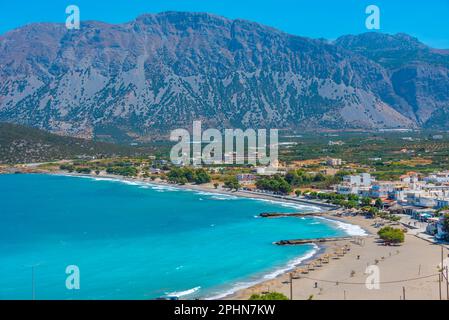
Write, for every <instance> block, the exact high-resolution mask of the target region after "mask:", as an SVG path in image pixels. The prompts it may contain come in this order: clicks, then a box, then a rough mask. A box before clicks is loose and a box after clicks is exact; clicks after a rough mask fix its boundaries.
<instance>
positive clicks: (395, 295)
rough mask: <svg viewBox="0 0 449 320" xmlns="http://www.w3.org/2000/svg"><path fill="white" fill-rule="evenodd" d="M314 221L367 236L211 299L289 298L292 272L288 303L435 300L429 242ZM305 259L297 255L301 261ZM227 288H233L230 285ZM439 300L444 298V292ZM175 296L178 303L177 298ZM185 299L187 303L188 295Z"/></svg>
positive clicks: (369, 224)
mask: <svg viewBox="0 0 449 320" xmlns="http://www.w3.org/2000/svg"><path fill="white" fill-rule="evenodd" d="M34 173H41V174H54V175H64V176H78V177H87V178H94V179H95V178H98V179H102V178H103V179H111V180H119V181H128V182H134V183H135V182H140V183H146V184H150V185H155V186H165V187H171V188H177V189H184V190H190V191H199V192H208V193H215V194H223V195H231V196H238V197H245V198H253V199H261V200H268V201H274V202H278V203H288V204H295V205H298V203H296V202H290V201H288V200H286V199H279V198H275V197H270V195H266V194H260V195H259V194H248V193H244V192H229V191H225V190H217V189H215V188H214V187H213V186H209V187H206V186H191V185H187V186H178V185H173V184H169V183H161V182H159V181H145V180H144V179H135V178H126V177H121V176H114V175H99V176H96V175H92V174H90V175H87V174H85V175H83V174H70V173H67V172H62V171H58V172H44V171H40V172H34ZM299 205H300V204H299ZM309 207H310V206H309ZM335 213H337V211H335ZM317 218H323V219H327V220H332V221H333V222H340V223H344V224H346V225H351V226H358V227H360V228H361V229H363V230H364V231H365V232H366V233H368V235H366V236H364V237H361V239H363V240H361V241H358V240H360V239H356V238H354V240H353V241H349V240H348V241H336V242H332V243H326V244H325V245H322V244H320V245H317V247H318V250H317V251H316V252H314V253H313V255H312V256H311V257H309V258H306V259H304V260H302V261H300V263H299V264H297V265H294V266H292V267H291V268H287V267H289V266H290V263H291V261H289V262H288V263H287V264H286V265H285V268H282V269H283V270H282V272H281V273H280V274H279V275H277V276H275V277H273V278H272V279H264V277H263V276H262V277H261V278H260V279H258V280H257V281H252V282H249V281H248V283H247V284H248V286H246V283H245V285H244V287H238V286H236V287H234V288H231V289H229V290H228V291H225V292H224V294H223V295H220V296H219V295H216V298H217V299H220V300H247V299H248V298H249V297H250V296H251V295H252V294H260V293H263V292H273V291H276V292H281V293H283V294H285V295H286V296H287V297H289V296H290V285H289V275H290V274H293V275H294V281H293V283H294V284H293V288H292V293H293V299H294V300H307V299H317V300H346V299H349V300H359V299H360V300H399V299H403V297H402V294H403V290H404V291H405V290H407V299H436V300H437V299H438V277H437V275H436V272H437V270H438V269H437V266H438V264H439V263H440V257H441V252H440V250H441V248H440V246H439V245H437V244H434V243H429V242H427V241H425V240H423V239H421V238H419V237H417V236H415V235H414V234H410V233H409V234H406V236H405V237H406V240H405V243H404V244H402V245H400V246H391V247H390V246H385V245H383V244H381V243H379V241H378V239H377V236H375V234H376V233H377V231H378V226H376V225H374V223H375V222H376V221H375V220H371V219H366V218H364V217H361V216H342V217H340V216H334V215H332V214H326V215H324V216H323V217H317ZM356 240H357V241H356ZM344 247H348V248H350V249H349V250H348V251H347V252H345V253H344V254H340V253H339V250H341V249H342V248H344ZM337 253H338V254H337ZM306 255H307V254H305V255H303V257H304V256H306ZM323 257H327V259H328V263H326V264H324V263H323V264H322V265H320V266H316V264H317V261H320V259H323ZM300 258H302V257H298V259H300ZM320 264H321V263H320ZM310 266H312V269H311V270H308V269H309V268H310ZM368 266H378V267H379V268H380V271H381V280H383V281H385V282H386V284H382V285H381V287H380V289H379V290H369V289H367V288H366V287H365V285H364V284H365V281H366V278H367V277H368V275H367V273H366V272H367V271H366V270H367V269H366V268H367V267H368ZM265 275H266V274H265ZM259 280H260V281H259ZM361 284H363V285H361ZM230 285H233V284H232V283H231V284H230ZM443 286H445V284H443ZM234 289H235V290H234ZM443 296H444V297H445V294H444V293H443ZM444 297H443V299H444ZM180 298H181V299H182V298H183V297H180ZM210 298H214V297H209V298H208V297H202V298H201V299H210ZM186 299H188V296H187V297H186Z"/></svg>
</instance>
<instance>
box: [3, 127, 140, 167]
mask: <svg viewBox="0 0 449 320" xmlns="http://www.w3.org/2000/svg"><path fill="white" fill-rule="evenodd" d="M141 154H144V152H143V150H138V149H136V148H133V147H128V146H121V145H114V144H110V143H104V142H93V141H90V140H85V139H80V138H72V137H62V136H58V135H55V134H52V133H48V132H46V131H43V130H40V129H35V128H28V127H24V126H21V125H16V124H11V123H0V164H2V163H34V162H45V161H54V160H62V159H74V158H77V157H79V158H83V157H86V156H90V157H92V156H96V157H102V156H115V155H121V156H124V155H141Z"/></svg>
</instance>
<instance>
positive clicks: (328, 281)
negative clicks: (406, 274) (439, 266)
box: [299, 273, 440, 285]
mask: <svg viewBox="0 0 449 320" xmlns="http://www.w3.org/2000/svg"><path fill="white" fill-rule="evenodd" d="M438 275H440V273H434V274H430V275H427V276H422V277H416V278H409V279H402V280H393V281H380V282H370V284H373V285H374V284H379V285H380V284H392V283H402V282H411V281H416V280H421V279H427V278H431V277H435V276H438ZM299 278H300V279H308V280H312V281H317V282H327V283H337V284H346V285H366V282H345V281H336V280H325V279H316V278H311V277H303V276H299Z"/></svg>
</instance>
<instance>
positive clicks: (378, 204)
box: [375, 198, 384, 209]
mask: <svg viewBox="0 0 449 320" xmlns="http://www.w3.org/2000/svg"><path fill="white" fill-rule="evenodd" d="M375 206H376V208H378V209H382V207H383V206H384V202H383V201H382V199H381V198H377V199H376V203H375Z"/></svg>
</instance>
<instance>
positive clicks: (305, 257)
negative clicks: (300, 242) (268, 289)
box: [264, 244, 320, 279]
mask: <svg viewBox="0 0 449 320" xmlns="http://www.w3.org/2000/svg"><path fill="white" fill-rule="evenodd" d="M319 249H320V248H319V247H318V246H317V245H316V244H314V245H313V249H312V250H310V251H308V252H307V253H306V254H305V255H303V256H301V257H299V258H296V259H293V260H291V261H290V262H289V263H288V264H287V266H286V267H284V268H281V269H278V270H276V271H273V272H272V273H269V274H267V275H265V276H264V279H274V278H276V277H277V276H279V275H281V274H283V273H285V272H287V271H289V270H292V269H294V268H295V267H296V266H298V265H300V264H301V263H302V262H303V261H306V260H308V259H311V258H312V257H313V256H314V255H316V254H317V252H318V250H319Z"/></svg>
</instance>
